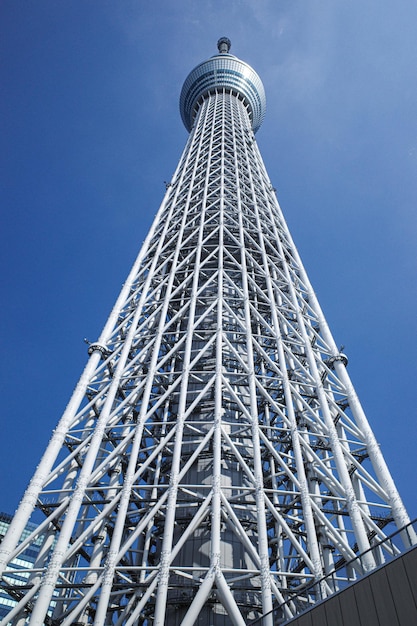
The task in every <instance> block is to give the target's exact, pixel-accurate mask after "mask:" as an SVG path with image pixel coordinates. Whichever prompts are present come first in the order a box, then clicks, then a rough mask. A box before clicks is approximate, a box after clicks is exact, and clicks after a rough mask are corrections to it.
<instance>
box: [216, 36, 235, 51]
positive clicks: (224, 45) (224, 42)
mask: <svg viewBox="0 0 417 626" xmlns="http://www.w3.org/2000/svg"><path fill="white" fill-rule="evenodd" d="M231 45H232V44H231V42H230V39H228V38H227V37H220V39H219V41H218V42H217V48H218V50H219V52H220V54H227V53H228V52H229V50H230V46H231Z"/></svg>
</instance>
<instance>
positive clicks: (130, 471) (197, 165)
mask: <svg viewBox="0 0 417 626" xmlns="http://www.w3.org/2000/svg"><path fill="white" fill-rule="evenodd" d="M228 50H229V43H228V41H227V40H226V39H222V40H220V42H219V54H218V55H216V56H215V57H213V58H212V59H210V60H209V61H207V62H205V63H203V64H201V65H200V66H198V67H197V68H196V69H195V70H193V72H192V73H191V74H190V76H189V78H188V79H187V81H186V83H185V85H184V89H183V93H182V98H181V103H182V104H181V107H182V115H183V119H184V121H185V123H186V125H187V127H188V128H189V129H191V133H190V137H189V140H188V143H187V145H186V148H185V151H184V153H183V155H182V158H181V160H180V163H179V165H178V167H177V170H176V172H175V174H174V176H173V178H172V181H171V183H170V184H169V185H168V186H167V192H166V195H165V198H164V200H163V203H162V206H161V208H160V210H159V212H158V214H157V216H156V219H155V221H154V224H153V226H152V228H151V230H150V233H149V235H148V237H147V239H146V241H145V243H144V245H143V247H142V250H141V252H140V254H139V257H138V259H137V261H136V263H135V265H134V267H133V269H132V271H131V273H130V274H129V277H128V279H127V281H126V283H125V284H124V286H123V289H122V291H121V294H120V296H119V298H118V300H117V302H116V304H115V307H114V309H113V311H112V313H111V315H110V317H109V319H108V321H107V323H106V325H105V328H104V330H103V332H102V334H101V336H100V338H99V340H98V341H97V343H94V344H92V345H90V348H89V353H90V357H89V360H88V363H87V365H86V368H85V370H84V372H83V374H82V376H81V378H80V381H79V383H78V385H77V387H76V389H75V391H74V394H73V397H72V399H71V401H70V403H69V404H68V407H67V409H66V411H65V413H64V415H63V417H62V418H61V421H60V422H59V425H58V427H57V429H56V430H55V431H54V433H53V435H52V438H51V440H50V443H49V446H48V448H47V450H46V452H45V455H44V457H43V459H42V461H41V463H40V464H39V466H38V469H37V471H36V473H35V475H34V477H33V479H32V481H31V483H30V486H29V488H28V490H27V492H26V494H25V496H24V498H23V500H22V503H21V505H20V507H19V509H18V511H17V513H16V516H15V518H14V521H13V523H12V524H11V527H10V530H9V533H8V535H6V538H5V540H4V541H3V543H2V545H1V547H0V551H1V558H2V566H3V568H4V566H6V569H5V571H4V576H3V586H4V589H6V591H8V592H9V593H10V596H11V598H12V599H13V601H14V605H15V606H14V607H12V608H11V612H10V614H9V616H8V617H6V618H5V619H4V620H3V621H2V622H1V626H5V625H6V624H19V625H20V624H24V623H29V622H30V624H31V625H32V626H38V625H41V624H60V625H61V626H69V625H70V624H74V623H77V624H93V623H94V624H95V625H96V626H102V625H109V624H113V625H117V626H121V625H122V624H123V625H124V626H131V625H137V624H146V625H148V624H149V625H150V624H154V625H158V626H162V625H163V624H170V625H175V624H178V625H179V624H181V625H182V626H188V625H192V624H212V625H214V626H222V625H226V624H235V625H244V624H247V623H249V622H250V621H251V620H254V619H256V618H259V617H260V616H261V615H263V614H265V613H268V612H269V611H270V610H271V609H272V608H273V606H274V605H275V604H276V603H281V602H284V601H286V600H288V598H290V597H291V594H293V593H294V592H295V591H297V592H300V590H301V589H302V588H303V586H305V585H307V584H308V583H310V582H311V581H313V580H319V579H320V578H321V577H322V576H323V575H325V574H327V573H328V572H330V571H332V570H333V569H334V568H335V566H336V565H337V564H340V562H343V561H346V562H347V561H349V560H350V559H352V558H353V557H354V556H355V555H356V554H357V553H358V552H363V551H365V550H367V549H368V548H369V547H370V546H372V545H373V544H375V543H376V542H378V541H379V540H380V539H382V538H383V537H384V536H385V533H386V532H387V529H390V530H391V531H392V530H393V529H394V528H395V527H402V526H403V525H405V524H406V523H408V521H409V519H408V516H407V514H406V512H405V510H404V507H403V505H402V503H401V500H400V498H399V496H398V493H397V490H396V488H395V485H394V483H393V481H392V479H391V476H390V474H389V471H388V469H387V467H386V464H385V462H384V459H383V457H382V454H381V452H380V449H379V447H378V445H377V443H376V440H375V437H374V435H373V433H372V431H371V429H370V427H369V425H368V422H367V420H366V418H365V415H364V413H363V411H362V409H361V406H360V404H359V401H358V399H357V396H356V394H355V391H354V388H353V386H352V384H351V382H350V380H349V376H348V374H347V371H346V365H347V359H346V357H345V356H344V355H343V354H341V353H340V352H339V350H338V348H337V347H336V344H335V342H334V340H333V338H332V335H331V333H330V331H329V328H328V325H327V323H326V320H325V318H324V316H323V314H322V312H321V309H320V306H319V304H318V302H317V299H316V296H315V294H314V291H313V289H312V287H311V285H310V282H309V280H308V278H307V275H306V272H305V270H304V267H303V265H302V263H301V260H300V257H299V255H298V253H297V250H296V247H295V246H294V244H293V241H292V239H291V236H290V233H289V231H288V228H287V226H286V224H285V221H284V218H283V216H282V213H281V210H280V208H279V205H278V202H277V199H276V196H275V192H274V189H273V188H272V185H271V182H270V180H269V177H268V175H267V173H266V170H265V167H264V165H263V162H262V158H261V155H260V153H259V150H258V147H257V144H256V142H255V138H254V130H256V128H257V127H258V126H259V125H260V123H261V121H262V118H263V114H264V109H265V99H264V94H263V87H262V83H261V82H260V79H259V77H258V76H257V75H256V74H255V72H254V71H253V70H252V69H251V68H250V67H249V66H247V65H246V64H245V63H243V62H241V61H239V60H238V59H237V58H236V57H234V56H232V55H230V54H229V52H228ZM33 511H34V513H33ZM32 513H33V515H32ZM31 515H32V518H31V519H32V521H33V520H35V521H36V522H37V524H38V525H37V529H36V530H34V531H33V532H31V534H30V535H29V536H28V537H26V539H24V540H23V541H20V543H19V539H20V537H21V535H22V532H23V530H24V529H25V527H26V524H27V522H28V520H29V519H30V516H31ZM393 524H394V527H393ZM26 534H27V533H26ZM25 536H26V535H25ZM39 537H42V547H41V549H40V552H39V555H38V558H37V562H36V563H35V566H34V569H33V570H31V571H30V572H29V573H28V574H27V575H29V579H28V580H27V579H25V580H24V581H23V580H22V581H21V582H22V584H21V585H16V573H17V574H19V572H20V573H22V570H21V569H20V570H19V566H18V565H13V563H18V555H19V553H21V552H22V551H23V550H25V549H27V547H28V546H29V545H30V543H31V542H34V543H36V542H38V544H39ZM16 546H17V547H16ZM16 559H17V560H16ZM383 559H384V554H383V552H382V551H381V550H380V549H379V550H375V551H373V552H372V551H371V552H369V553H368V556H367V557H366V558H365V559H364V560H363V567H364V569H365V570H367V569H371V568H372V567H374V566H375V564H378V563H381V562H382V561H383ZM11 561H13V563H11V564H9V565H8V566H7V563H10V562H11ZM361 573H363V572H360V571H358V575H360V574H361ZM332 591H334V589H330V588H329V589H327V592H328V593H331V592H332ZM306 601H307V600H306ZM287 616H288V617H291V604H288V605H287ZM263 623H264V624H267V625H268V626H271V624H272V618H271V617H264V621H263Z"/></svg>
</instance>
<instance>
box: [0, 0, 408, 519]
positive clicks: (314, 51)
mask: <svg viewBox="0 0 417 626" xmlns="http://www.w3.org/2000/svg"><path fill="white" fill-rule="evenodd" d="M416 24H417V4H416V3H415V0H404V1H403V2H402V3H400V4H398V3H397V4H394V3H393V2H387V1H385V0H382V1H381V0H379V1H378V0H360V1H359V0H352V1H351V2H342V1H340V0H320V1H319V0H282V1H279V0H269V1H268V0H255V1H254V0H240V1H239V0H229V1H228V2H224V1H220V0H213V1H208V0H207V1H205V0H194V1H192V0H177V1H176V2H173V1H168V0H154V1H153V2H149V1H145V0H135V1H133V0H126V1H125V0H112V1H110V0H2V1H1V3H0V63H1V66H0V84H1V96H0V98H1V100H0V135H1V144H0V145H1V149H0V166H1V189H0V202H1V211H2V228H1V235H0V236H1V246H0V255H1V263H2V271H1V277H2V288H1V294H2V306H1V308H0V315H1V348H2V357H1V360H0V368H1V369H0V380H1V397H2V401H1V430H0V433H1V438H0V471H1V489H0V510H2V511H6V512H13V510H14V508H15V507H16V505H17V502H18V499H19V498H20V496H21V494H22V492H23V490H24V487H25V485H26V483H27V481H28V480H29V478H30V476H31V474H32V472H33V470H34V467H35V465H36V463H37V462H38V460H39V458H40V455H41V453H42V451H43V449H44V447H45V445H46V443H47V439H48V437H49V434H50V432H51V430H52V429H53V428H54V426H55V424H56V422H57V421H58V418H59V416H60V414H61V412H62V410H63V409H64V407H65V405H66V403H67V401H68V399H69V397H70V394H71V391H72V389H73V387H74V385H75V383H76V381H77V379H78V377H79V375H80V373H81V370H82V368H83V366H84V363H85V361H86V358H87V346H86V345H85V344H84V343H83V338H84V337H87V338H88V339H89V340H91V341H93V340H95V339H96V338H97V336H98V335H99V332H100V330H101V327H102V325H103V324H104V322H105V319H106V317H107V315H108V313H109V312H110V309H111V306H112V304H113V302H114V300H115V298H116V296H117V294H118V291H119V289H120V286H121V284H122V283H123V281H124V278H125V276H126V275H127V272H128V270H129V268H130V266H131V264H132V263H133V260H134V258H135V256H136V254H137V252H138V250H139V248H140V245H141V243H142V241H143V239H144V237H145V235H146V232H147V229H148V227H149V225H150V223H151V220H152V218H153V216H154V214H155V213H156V211H157V209H158V206H159V204H160V202H161V200H162V197H163V193H164V182H163V181H164V180H169V178H170V177H171V175H172V173H173V171H174V169H175V166H176V164H177V161H178V158H179V156H180V153H181V151H182V149H183V147H184V144H185V141H186V136H187V133H186V131H185V129H184V128H183V126H182V123H181V120H180V116H179V113H178V97H179V93H180V90H181V86H182V83H183V81H184V79H185V77H186V76H187V74H188V72H189V71H190V70H191V69H192V68H193V67H194V66H195V65H196V64H197V63H199V62H200V61H202V60H204V59H206V58H207V57H209V56H211V55H213V54H215V52H216V41H217V39H218V38H219V37H220V36H223V35H226V36H228V37H229V38H230V39H231V41H232V50H231V52H232V53H234V54H236V55H237V56H239V57H240V58H242V59H243V60H245V61H248V62H249V63H250V64H251V65H253V67H254V68H255V69H256V70H257V72H258V73H259V74H260V76H261V78H262V80H263V82H264V85H265V89H266V94H267V107H268V110H267V116H266V119H265V121H264V124H263V126H262V128H261V129H260V131H259V132H258V135H257V138H258V143H259V146H260V149H261V151H262V154H263V156H264V160H265V162H266V166H267V169H268V171H269V174H270V176H271V179H272V182H273V184H274V186H275V187H276V188H277V192H278V199H279V200H280V203H281V205H282V207H283V210H284V212H285V215H286V217H287V220H288V223H289V226H290V228H291V231H292V234H293V236H294V239H295V241H296V244H297V245H298V247H299V250H300V252H301V255H302V257H303V259H304V262H305V264H306V267H307V270H308V272H309V274H310V278H311V280H312V282H313V285H314V287H315V288H316V291H317V293H318V296H319V298H320V301H321V303H322V306H323V308H324V311H325V313H326V315H327V318H328V320H329V323H330V326H331V328H332V330H333V332H334V335H335V338H336V341H337V342H338V343H339V344H344V345H345V346H346V347H345V351H346V353H347V355H348V357H349V371H350V373H351V376H352V378H353V381H354V383H355V384H356V387H357V389H358V392H359V395H360V397H361V399H362V401H363V404H364V406H365V409H366V411H367V414H368V417H369V420H370V422H371V424H372V426H373V428H374V430H375V432H376V435H377V439H378V441H379V442H380V444H381V446H382V449H383V451H384V453H385V456H386V458H387V460H388V462H389V465H390V467H391V470H392V473H393V475H394V478H395V480H396V482H397V484H398V487H399V489H400V491H401V493H402V495H403V498H404V500H405V502H406V505H407V506H408V509H409V512H410V515H411V516H412V517H416V516H417V502H416V464H417V461H416V453H415V451H416V446H417V426H416V413H417V409H416V405H417V402H416V397H415V393H416V388H417V380H416V371H417V367H416V361H417V345H416V343H417V341H416V339H417V330H416V328H417V319H416V308H417V307H416V305H417V280H416V267H417V261H416V240H417V214H416V209H417V80H416V59H417V38H416Z"/></svg>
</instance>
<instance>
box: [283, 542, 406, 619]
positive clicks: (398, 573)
mask: <svg viewBox="0 0 417 626" xmlns="http://www.w3.org/2000/svg"><path fill="white" fill-rule="evenodd" d="M287 624H288V626H289V625H290V624H291V626H415V625H417V547H415V548H413V549H411V550H410V551H409V552H406V553H405V554H403V555H402V556H400V557H398V558H397V559H395V561H391V562H390V563H387V565H384V566H383V567H381V568H379V569H378V570H377V571H375V572H373V573H372V574H369V576H366V578H363V579H362V580H360V581H358V582H357V583H354V584H353V585H351V586H350V587H348V588H347V589H345V590H344V591H341V592H339V593H337V594H336V595H334V596H332V597H331V598H329V599H328V600H325V601H324V602H321V603H320V604H318V605H317V606H316V607H314V608H313V609H311V610H310V611H308V612H307V613H304V615H300V617H297V618H296V619H293V620H291V621H290V622H287Z"/></svg>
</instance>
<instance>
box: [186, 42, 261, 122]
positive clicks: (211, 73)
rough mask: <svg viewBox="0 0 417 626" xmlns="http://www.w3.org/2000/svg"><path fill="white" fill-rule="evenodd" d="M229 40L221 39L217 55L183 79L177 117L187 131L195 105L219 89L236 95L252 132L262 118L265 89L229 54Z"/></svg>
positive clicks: (246, 65)
mask: <svg viewBox="0 0 417 626" xmlns="http://www.w3.org/2000/svg"><path fill="white" fill-rule="evenodd" d="M230 45H231V44H230V41H229V39H227V37H222V38H221V39H219V41H218V43H217V47H218V50H219V54H216V55H215V56H213V57H211V58H210V59H208V60H207V61H203V62H202V63H200V64H199V65H197V66H196V67H195V68H194V69H193V70H192V71H191V72H190V73H189V75H188V76H187V78H186V79H185V82H184V85H183V87H182V90H181V96H180V112H181V118H182V121H183V122H184V125H185V127H186V129H187V130H188V131H191V128H192V126H193V122H194V118H195V115H196V113H197V111H198V107H199V104H200V103H201V101H202V100H203V99H204V98H205V97H206V96H208V95H209V94H212V93H216V91H217V90H219V89H226V90H227V91H228V92H230V93H236V96H237V97H238V98H240V99H241V100H242V101H243V102H244V103H245V104H246V105H247V107H248V110H249V116H250V118H251V122H252V130H253V132H254V133H256V131H257V130H258V128H259V127H260V126H261V124H262V122H263V119H264V117H265V110H266V99H265V89H264V86H263V84H262V81H261V79H260V78H259V76H258V74H257V73H256V72H255V70H254V69H252V68H251V66H250V65H248V64H247V63H245V62H244V61H241V60H240V59H238V58H237V57H235V56H233V55H232V54H229V50H230Z"/></svg>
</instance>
